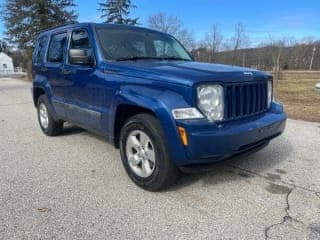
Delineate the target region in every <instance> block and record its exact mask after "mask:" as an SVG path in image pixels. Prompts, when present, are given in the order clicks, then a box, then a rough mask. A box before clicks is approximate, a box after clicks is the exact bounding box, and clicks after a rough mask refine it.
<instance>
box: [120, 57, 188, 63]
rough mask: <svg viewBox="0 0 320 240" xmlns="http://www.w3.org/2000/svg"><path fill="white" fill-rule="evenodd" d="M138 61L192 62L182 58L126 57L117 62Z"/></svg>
mask: <svg viewBox="0 0 320 240" xmlns="http://www.w3.org/2000/svg"><path fill="white" fill-rule="evenodd" d="M136 60H162V61H163V60H179V61H191V59H187V58H180V57H138V56H135V57H126V58H118V59H116V61H117V62H121V61H136Z"/></svg>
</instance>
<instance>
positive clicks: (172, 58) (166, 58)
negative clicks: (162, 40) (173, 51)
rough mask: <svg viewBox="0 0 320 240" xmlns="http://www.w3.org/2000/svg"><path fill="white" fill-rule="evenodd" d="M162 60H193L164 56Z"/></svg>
mask: <svg viewBox="0 0 320 240" xmlns="http://www.w3.org/2000/svg"><path fill="white" fill-rule="evenodd" d="M161 59H162V60H179V61H192V60H191V59H188V58H180V57H162V58H161Z"/></svg>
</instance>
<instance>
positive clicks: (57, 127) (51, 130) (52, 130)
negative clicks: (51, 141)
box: [37, 95, 62, 136]
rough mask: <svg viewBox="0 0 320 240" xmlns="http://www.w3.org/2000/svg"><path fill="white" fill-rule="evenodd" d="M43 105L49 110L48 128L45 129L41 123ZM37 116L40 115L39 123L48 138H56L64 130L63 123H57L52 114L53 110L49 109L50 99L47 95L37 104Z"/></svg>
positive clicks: (41, 97) (42, 96)
mask: <svg viewBox="0 0 320 240" xmlns="http://www.w3.org/2000/svg"><path fill="white" fill-rule="evenodd" d="M41 103H43V104H44V105H45V107H46V109H47V114H48V127H47V128H44V127H43V126H42V124H41V121H40V104H41ZM37 114H38V122H39V125H40V128H41V130H42V131H43V133H44V134H46V135H48V136H55V135H57V134H58V133H59V132H60V131H61V129H62V123H61V122H56V121H55V120H54V119H53V117H52V114H51V110H50V107H49V103H48V99H47V97H46V96H45V95H41V96H40V97H39V99H38V102H37Z"/></svg>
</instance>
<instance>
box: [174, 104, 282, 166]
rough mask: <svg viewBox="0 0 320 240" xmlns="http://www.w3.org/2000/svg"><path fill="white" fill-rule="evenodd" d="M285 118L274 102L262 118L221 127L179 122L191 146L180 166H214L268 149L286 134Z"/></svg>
mask: <svg viewBox="0 0 320 240" xmlns="http://www.w3.org/2000/svg"><path fill="white" fill-rule="evenodd" d="M286 118H287V116H286V114H285V113H284V112H283V110H282V106H281V105H280V104H277V103H273V104H272V108H271V110H270V111H269V112H266V113H264V114H262V115H258V116H255V117H251V118H248V119H241V120H237V121H231V122H226V123H221V124H220V125H217V124H209V123H208V122H207V121H205V120H201V121H193V122H190V121H189V122H187V121H184V122H180V123H179V124H178V125H179V126H182V127H184V128H185V129H186V131H187V134H188V140H189V144H188V146H186V147H185V152H186V156H187V159H186V162H184V163H181V162H180V164H179V165H193V164H206V163H212V162H216V161H219V160H222V159H225V158H230V157H232V156H234V155H239V154H242V153H245V152H250V151H254V150H255V149H257V148H261V147H262V146H266V145H267V144H268V142H269V141H270V140H271V139H272V138H275V137H277V136H279V135H280V134H281V133H282V132H283V131H284V129H285V125H286ZM205 122H206V123H205Z"/></svg>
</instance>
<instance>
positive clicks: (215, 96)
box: [197, 85, 224, 121]
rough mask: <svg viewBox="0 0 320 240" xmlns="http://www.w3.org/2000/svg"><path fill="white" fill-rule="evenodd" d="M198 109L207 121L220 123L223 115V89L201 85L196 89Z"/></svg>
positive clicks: (218, 86)
mask: <svg viewBox="0 0 320 240" xmlns="http://www.w3.org/2000/svg"><path fill="white" fill-rule="evenodd" d="M197 92H198V107H199V108H200V110H201V111H202V112H203V113H204V114H205V115H206V117H207V118H208V120H209V121H220V120H222V119H223V117H224V116H223V115H224V101H223V87H222V86H220V85H202V86H199V87H198V89H197Z"/></svg>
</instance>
